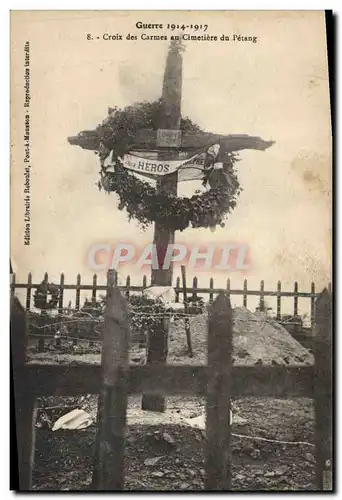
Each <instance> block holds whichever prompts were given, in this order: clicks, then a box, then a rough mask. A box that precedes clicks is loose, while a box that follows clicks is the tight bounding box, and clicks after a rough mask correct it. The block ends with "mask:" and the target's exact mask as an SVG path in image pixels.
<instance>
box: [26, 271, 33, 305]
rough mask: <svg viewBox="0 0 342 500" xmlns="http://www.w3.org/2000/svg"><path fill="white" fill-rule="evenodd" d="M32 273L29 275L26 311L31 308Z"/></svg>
mask: <svg viewBox="0 0 342 500" xmlns="http://www.w3.org/2000/svg"><path fill="white" fill-rule="evenodd" d="M31 285H32V273H28V276H27V290H26V312H30V310H31V290H32V287H31Z"/></svg>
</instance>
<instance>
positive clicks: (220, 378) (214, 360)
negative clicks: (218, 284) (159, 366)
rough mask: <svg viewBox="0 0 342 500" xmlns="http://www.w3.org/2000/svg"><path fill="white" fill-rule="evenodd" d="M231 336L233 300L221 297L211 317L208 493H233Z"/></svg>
mask: <svg viewBox="0 0 342 500" xmlns="http://www.w3.org/2000/svg"><path fill="white" fill-rule="evenodd" d="M232 334H233V325H232V309H231V305H230V300H229V299H228V297H227V296H226V295H224V294H223V293H221V294H219V295H218V297H217V298H216V300H215V302H214V303H213V306H212V310H211V314H210V317H209V331H208V389H207V443H206V456H205V489H206V490H226V491H227V490H230V489H231V462H232V455H231V422H230V397H231V380H232V377H231V374H232Z"/></svg>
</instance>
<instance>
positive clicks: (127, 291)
mask: <svg viewBox="0 0 342 500" xmlns="http://www.w3.org/2000/svg"><path fill="white" fill-rule="evenodd" d="M130 286H131V277H130V276H129V275H128V276H127V278H126V298H127V299H129V289H130Z"/></svg>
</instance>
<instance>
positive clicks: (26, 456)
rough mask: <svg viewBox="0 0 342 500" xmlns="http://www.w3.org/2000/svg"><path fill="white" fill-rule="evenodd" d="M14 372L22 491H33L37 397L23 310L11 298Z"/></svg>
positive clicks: (14, 299) (19, 473) (13, 298)
mask: <svg viewBox="0 0 342 500" xmlns="http://www.w3.org/2000/svg"><path fill="white" fill-rule="evenodd" d="M10 319H11V321H10V336H11V354H12V356H11V368H12V377H13V379H12V380H13V389H14V394H13V396H14V407H15V419H14V421H15V428H16V436H17V446H18V449H17V451H18V476H19V488H18V489H19V491H29V490H31V483H32V469H33V462H34V452H35V430H34V422H35V395H34V394H33V392H32V391H31V390H30V389H31V388H30V387H28V385H27V377H26V375H25V359H26V346H27V323H26V315H25V311H24V309H23V307H22V306H21V304H20V302H19V300H18V299H17V298H16V297H13V296H12V297H11V318H10Z"/></svg>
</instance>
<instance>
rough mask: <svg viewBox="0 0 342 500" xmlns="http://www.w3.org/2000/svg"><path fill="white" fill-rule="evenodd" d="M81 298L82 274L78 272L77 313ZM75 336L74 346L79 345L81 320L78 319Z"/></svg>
mask: <svg viewBox="0 0 342 500" xmlns="http://www.w3.org/2000/svg"><path fill="white" fill-rule="evenodd" d="M80 299H81V275H80V274H78V275H77V280H76V301H75V312H76V314H77V313H78V312H79V310H80ZM74 331H75V337H76V338H74V340H73V342H72V344H73V345H74V346H76V345H77V342H78V340H77V339H78V336H79V322H78V321H76V328H75V330H74Z"/></svg>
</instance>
